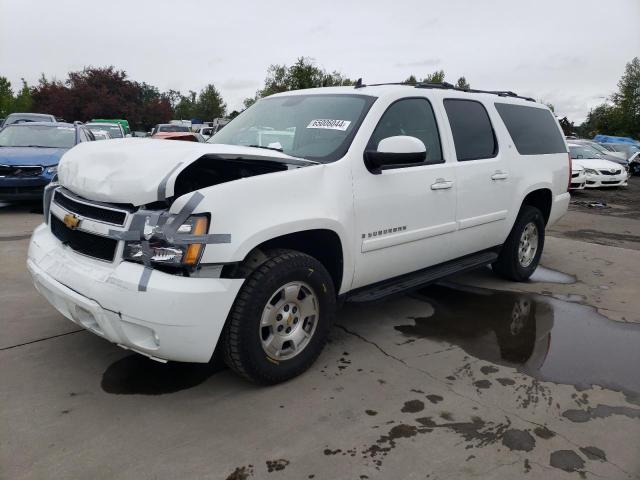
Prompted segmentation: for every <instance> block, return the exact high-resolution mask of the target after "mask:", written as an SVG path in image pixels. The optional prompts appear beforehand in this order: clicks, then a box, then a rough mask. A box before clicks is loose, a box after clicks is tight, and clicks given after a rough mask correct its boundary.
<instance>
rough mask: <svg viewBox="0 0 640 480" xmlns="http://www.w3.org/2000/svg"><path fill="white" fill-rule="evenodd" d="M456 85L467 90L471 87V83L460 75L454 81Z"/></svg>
mask: <svg viewBox="0 0 640 480" xmlns="http://www.w3.org/2000/svg"><path fill="white" fill-rule="evenodd" d="M456 87H457V88H461V89H462V90H469V89H470V88H471V85H469V82H467V79H466V78H464V77H460V78H459V79H458V81H457V82H456Z"/></svg>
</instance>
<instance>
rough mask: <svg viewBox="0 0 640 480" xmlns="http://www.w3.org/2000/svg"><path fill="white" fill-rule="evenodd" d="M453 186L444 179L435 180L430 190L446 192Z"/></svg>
mask: <svg viewBox="0 0 640 480" xmlns="http://www.w3.org/2000/svg"><path fill="white" fill-rule="evenodd" d="M452 186H453V182H452V181H450V180H445V179H444V178H436V181H435V183H432V184H431V190H447V189H449V188H451V187H452Z"/></svg>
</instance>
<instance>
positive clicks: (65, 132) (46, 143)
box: [0, 123, 76, 148]
mask: <svg viewBox="0 0 640 480" xmlns="http://www.w3.org/2000/svg"><path fill="white" fill-rule="evenodd" d="M75 144H76V129H75V128H74V127H61V126H57V127H55V126H51V127H50V126H48V125H29V124H25V123H23V124H18V125H9V126H8V127H5V128H3V129H2V130H0V147H49V148H71V147H73V146H74V145H75Z"/></svg>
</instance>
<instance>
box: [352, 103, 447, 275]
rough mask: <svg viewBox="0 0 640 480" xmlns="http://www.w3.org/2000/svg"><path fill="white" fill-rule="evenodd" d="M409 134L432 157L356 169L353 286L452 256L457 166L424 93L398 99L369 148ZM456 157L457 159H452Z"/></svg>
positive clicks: (380, 125)
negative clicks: (444, 145)
mask: <svg viewBox="0 0 640 480" xmlns="http://www.w3.org/2000/svg"><path fill="white" fill-rule="evenodd" d="M397 135H408V136H413V137H416V138H418V139H420V140H421V141H422V142H423V143H424V144H425V146H426V148H427V160H426V161H425V162H424V163H421V164H416V165H412V166H400V167H397V168H393V169H384V170H382V172H381V173H377V174H376V173H372V172H370V171H368V170H366V168H365V167H364V163H363V166H362V168H360V165H358V166H356V167H357V168H354V206H355V225H356V236H357V242H358V245H357V250H358V253H357V254H356V266H355V276H354V283H353V286H352V287H353V288H358V287H362V286H365V285H369V284H372V283H376V282H378V281H381V280H385V279H387V278H391V277H395V276H398V275H402V274H405V273H409V272H413V271H416V270H420V269H422V268H425V267H427V266H431V265H434V264H437V263H440V262H443V261H446V260H449V259H451V258H452V257H451V252H452V251H453V249H452V246H451V241H452V238H453V235H454V232H455V230H456V218H455V215H456V190H457V182H456V166H455V162H451V163H449V162H445V159H444V156H443V153H442V146H441V142H440V134H439V131H438V122H437V121H436V116H435V115H434V111H433V108H432V106H431V104H430V102H429V101H428V100H427V99H426V98H424V97H416V98H403V99H401V100H397V101H395V102H394V103H392V104H391V105H390V106H389V107H388V109H387V110H386V112H385V113H384V114H383V115H382V117H381V119H380V121H379V123H378V125H377V126H376V128H375V130H374V132H373V134H372V136H371V139H370V141H369V143H368V145H367V149H373V150H375V149H376V148H377V145H378V143H379V142H380V141H381V140H382V139H384V138H388V137H392V136H397ZM450 160H452V159H450Z"/></svg>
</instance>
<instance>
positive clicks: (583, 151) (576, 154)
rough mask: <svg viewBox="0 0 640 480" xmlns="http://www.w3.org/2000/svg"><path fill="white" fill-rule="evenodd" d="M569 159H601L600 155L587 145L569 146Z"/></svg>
mask: <svg viewBox="0 0 640 480" xmlns="http://www.w3.org/2000/svg"><path fill="white" fill-rule="evenodd" d="M569 151H570V152H571V158H574V159H578V158H602V155H600V153H599V152H598V151H597V150H595V149H594V148H591V147H590V146H589V145H580V146H569Z"/></svg>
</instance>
